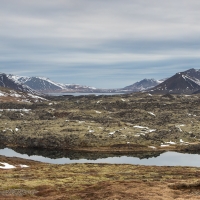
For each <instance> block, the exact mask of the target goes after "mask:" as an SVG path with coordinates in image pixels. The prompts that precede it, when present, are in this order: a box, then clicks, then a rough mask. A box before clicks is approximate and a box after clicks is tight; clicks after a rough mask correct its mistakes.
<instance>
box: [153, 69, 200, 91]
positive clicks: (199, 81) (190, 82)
mask: <svg viewBox="0 0 200 200" xmlns="http://www.w3.org/2000/svg"><path fill="white" fill-rule="evenodd" d="M199 89H200V70H195V69H189V70H187V71H184V72H179V73H176V74H175V75H174V76H172V77H170V78H168V79H167V80H166V81H164V82H163V83H161V84H159V85H158V86H156V87H154V88H153V89H152V92H157V93H185V94H191V93H193V92H195V91H197V90H199Z"/></svg>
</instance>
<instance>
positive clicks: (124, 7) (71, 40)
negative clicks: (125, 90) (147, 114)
mask: <svg viewBox="0 0 200 200" xmlns="http://www.w3.org/2000/svg"><path fill="white" fill-rule="evenodd" d="M0 4H1V8H0V30H1V31H0V71H1V72H5V73H15V74H18V75H27V76H46V77H49V78H51V79H52V80H54V81H58V82H63V83H79V84H84V85H91V86H95V87H104V88H118V87H123V86H126V85H129V84H132V83H134V82H135V81H138V80H141V79H143V78H152V77H153V78H157V79H159V78H164V77H168V76H171V75H173V74H174V73H176V72H177V71H184V70H186V69H189V68H199V60H200V26H199V21H200V13H199V10H200V2H199V1H197V0H190V1H189V0H176V1H173V0H169V1H165V2H163V1H160V0H148V1H146V0H124V1H121V0H109V1H108V0H101V1H99V0H77V1H73V0H52V1H47V0H43V1H39V0H34V1H33V0H30V1H25V0H18V1H13V0H0Z"/></svg>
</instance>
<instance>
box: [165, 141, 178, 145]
mask: <svg viewBox="0 0 200 200" xmlns="http://www.w3.org/2000/svg"><path fill="white" fill-rule="evenodd" d="M165 143H166V144H176V143H175V142H172V141H171V140H170V142H165Z"/></svg>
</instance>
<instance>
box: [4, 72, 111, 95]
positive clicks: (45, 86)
mask: <svg viewBox="0 0 200 200" xmlns="http://www.w3.org/2000/svg"><path fill="white" fill-rule="evenodd" d="M8 77H10V79H13V81H15V82H17V83H19V84H23V85H26V86H28V87H30V88H31V89H33V90H36V91H38V92H42V93H51V92H52V93H54V92H63V93H64V92H88V93H94V92H110V90H105V89H97V88H94V87H90V86H83V85H78V84H61V83H56V82H54V81H52V80H50V79H49V78H45V77H27V76H16V75H8Z"/></svg>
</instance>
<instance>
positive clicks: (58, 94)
mask: <svg viewBox="0 0 200 200" xmlns="http://www.w3.org/2000/svg"><path fill="white" fill-rule="evenodd" d="M118 94H125V93H47V95H50V96H63V95H73V96H82V95H95V96H100V95H118Z"/></svg>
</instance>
